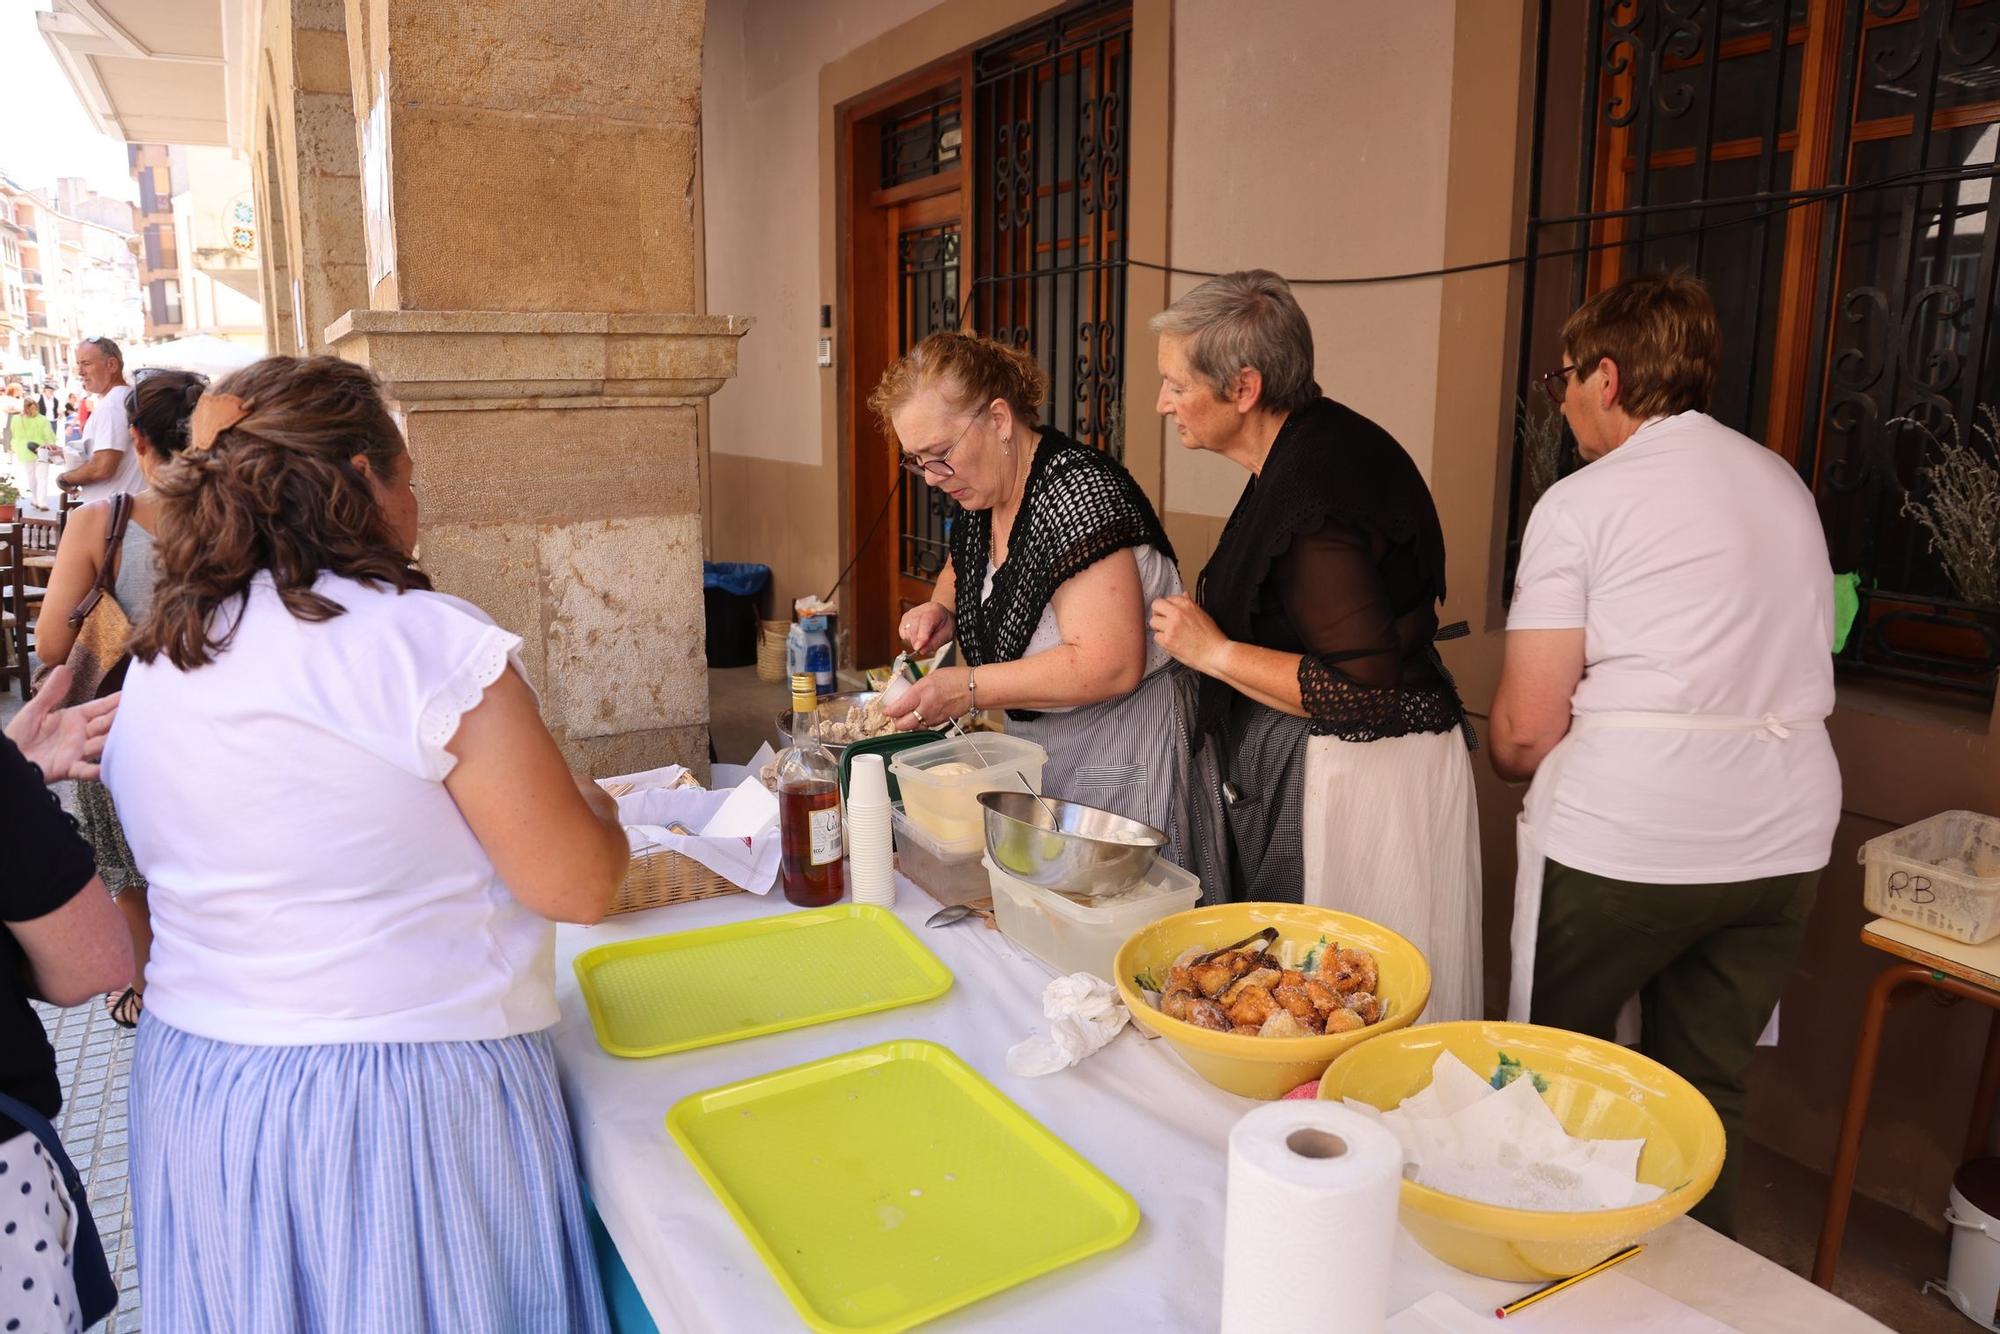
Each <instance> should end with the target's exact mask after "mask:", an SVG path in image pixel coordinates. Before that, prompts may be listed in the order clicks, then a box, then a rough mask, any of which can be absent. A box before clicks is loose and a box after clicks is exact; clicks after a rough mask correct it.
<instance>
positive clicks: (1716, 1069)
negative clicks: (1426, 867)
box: [1530, 861, 1824, 1236]
mask: <svg viewBox="0 0 2000 1334" xmlns="http://www.w3.org/2000/svg"><path fill="white" fill-rule="evenodd" d="M1822 869H1824V868H1822ZM1819 877H1820V872H1819V871H1807V872H1804V873H1802V874H1797V875H1780V876H1771V877H1769V878H1767V879H1763V880H1740V881H1735V882H1732V883H1729V884H1719V885H1649V884H1639V883H1636V882H1634V881H1630V880H1613V879H1611V878H1610V877H1608V876H1601V875H1592V874H1590V873H1589V872H1587V871H1578V870H1574V869H1572V868H1570V867H1567V866H1562V865H1559V864H1558V863H1556V862H1553V861H1552V862H1549V863H1548V866H1547V869H1546V870H1545V871H1544V872H1543V877H1542V920H1541V924H1540V926H1539V928H1538V930H1537V932H1536V937H1535V986H1534V996H1533V999H1532V1000H1531V1002H1530V1015H1531V1017H1532V1018H1533V1020H1534V1022H1535V1023H1538V1024H1548V1025H1550V1026H1552V1027H1555V1028H1567V1029H1569V1030H1571V1031H1572V1032H1576V1033H1586V1034H1589V1035H1590V1036H1591V1037H1597V1038H1604V1039H1606V1040H1609V1039H1610V1038H1611V1037H1612V1035H1613V1033H1614V1031H1615V1030H1616V1028H1617V1023H1618V1012H1619V1010H1621V1009H1623V1008H1624V1005H1625V1002H1626V1001H1627V1000H1628V999H1630V998H1631V997H1632V996H1634V995H1636V996H1638V997H1639V1001H1640V1009H1641V1023H1640V1038H1639V1050H1640V1051H1641V1052H1643V1053H1644V1054H1645V1055H1647V1056H1650V1057H1652V1058H1653V1059H1654V1060H1656V1061H1658V1062H1659V1063H1660V1064H1662V1065H1664V1066H1666V1067H1667V1068H1668V1069H1669V1070H1672V1071H1674V1072H1675V1073H1676V1074H1678V1075H1680V1076H1681V1078H1683V1079H1685V1080H1687V1081H1688V1082H1689V1083H1690V1084H1693V1085H1694V1086H1695V1087H1696V1088H1698V1089H1700V1090H1701V1092H1702V1093H1703V1095H1704V1096H1706V1097H1707V1098H1708V1100H1709V1101H1710V1102H1711V1103H1713V1104H1714V1105H1715V1110H1716V1114H1717V1115H1719V1116H1720V1117H1721V1118H1722V1128H1723V1131H1724V1133H1725V1134H1726V1135H1727V1136H1728V1151H1727V1157H1726V1158H1725V1160H1724V1161H1723V1165H1722V1175H1721V1176H1720V1177H1719V1178H1718V1179H1717V1180H1716V1183H1715V1189H1714V1190H1712V1191H1710V1192H1709V1194H1708V1197H1707V1198H1706V1199H1704V1200H1703V1201H1702V1202H1701V1203H1700V1204H1698V1205H1696V1206H1695V1208H1694V1210H1693V1214H1692V1216H1693V1217H1694V1218H1695V1219H1696V1220H1697V1221H1699V1222H1702V1223H1706V1224H1707V1225H1708V1226H1710V1227H1712V1228H1714V1229H1715V1230H1716V1231H1718V1232H1720V1233H1722V1234H1723V1235H1725V1236H1734V1235H1735V1217H1736V1178H1737V1172H1738V1170H1739V1168H1740V1167H1741V1165H1742V1153H1741V1149H1742V1143H1743V1113H1744V1105H1745V1103H1746V1101H1747V1097H1746V1093H1745V1089H1744V1075H1745V1073H1746V1072H1747V1071H1748V1070H1749V1068H1750V1060H1751V1057H1752V1056H1753V1055H1754V1053H1755V1052H1756V1049H1757V1038H1758V1036H1759V1035H1760V1034H1761V1033H1762V1032H1763V1030H1764V1025H1765V1024H1766V1023H1767V1022H1768V1021H1769V1020H1770V1017H1771V1011H1772V1009H1773V1008H1774V1007H1775V1006H1776V1005H1777V1003H1778V999H1779V997H1781V996H1782V995H1784V991H1785V983H1786V982H1787V981H1788V980H1789V979H1790V977H1791V975H1792V969H1793V967H1794V966H1795V965H1796V964H1797V963H1798V958H1799V948H1800V946H1801V945H1803V944H1804V942H1805V934H1806V919H1807V918H1808V917H1809V916H1811V914H1812V906H1813V897H1814V895H1815V893H1816V892H1817V891H1818V888H1819Z"/></svg>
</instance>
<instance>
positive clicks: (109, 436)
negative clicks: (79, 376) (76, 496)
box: [77, 384, 146, 505]
mask: <svg viewBox="0 0 2000 1334" xmlns="http://www.w3.org/2000/svg"><path fill="white" fill-rule="evenodd" d="M131 405H132V387H131V386H130V385H123V384H121V385H118V386H116V387H114V388H112V389H111V390H110V391H108V392H107V393H106V394H105V395H104V397H103V398H101V399H99V400H98V401H97V406H96V407H94V408H92V409H91V410H90V420H89V421H87V422H85V423H84V425H83V457H82V458H81V459H79V460H77V466H79V467H81V466H82V465H83V464H84V463H87V462H89V461H90V457H91V455H93V454H95V453H97V451H98V450H100V449H116V450H120V451H122V457H120V459H119V460H118V471H116V472H114V473H112V474H111V476H110V477H109V478H108V479H106V480H105V481H102V482H91V483H89V484H88V485H86V486H83V487H79V488H78V490H79V491H80V492H81V494H82V496H83V503H84V504H86V505H88V504H89V503H90V502H91V501H93V500H109V499H110V498H111V497H112V496H125V495H133V494H136V493H137V492H140V491H144V490H145V489H146V474H145V473H144V472H143V471H142V470H141V469H140V467H139V451H138V450H136V449H134V448H132V429H131V428H132V418H131V415H130V413H131V410H132V406H131Z"/></svg>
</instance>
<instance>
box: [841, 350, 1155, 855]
mask: <svg viewBox="0 0 2000 1334" xmlns="http://www.w3.org/2000/svg"><path fill="white" fill-rule="evenodd" d="M1047 392H1048V378H1047V377H1046V376H1045V375H1043V373H1042V368H1041V367H1040V366H1038V365H1036V364H1035V361H1034V359H1033V358H1032V357H1030V356H1029V355H1028V354H1027V353H1025V352H1022V351H1020V350H1019V349H1016V348H1012V347H1008V346H1006V345H1005V344H1003V343H998V342H995V341H993V340H992V339H990V338H982V337H980V336H978V335H976V334H965V333H938V334H932V335H931V336H930V337H928V338H926V339H924V340H923V341H922V342H920V343H918V344H917V346H916V347H914V348H912V349H911V350H910V351H909V353H908V354H907V355H906V356H904V357H902V358H901V359H900V360H898V361H897V362H896V363H895V364H894V365H892V366H890V367H889V369H888V370H887V371H886V372H885V373H884V374H883V376H882V381H881V383H880V384H879V385H877V386H876V388H875V392H874V393H873V394H871V395H870V396H869V400H868V403H869V406H870V407H871V408H873V409H874V410H875V413H876V415H877V417H878V418H879V419H880V420H881V422H882V426H883V430H884V433H885V434H887V435H889V436H890V437H891V438H892V439H894V440H896V441H898V442H899V443H900V445H901V449H902V455H901V461H902V465H903V467H904V468H905V469H906V470H907V471H909V472H911V473H914V474H916V475H917V476H919V477H921V478H922V479H923V482H924V485H925V486H928V487H931V488H932V489H934V490H940V491H943V492H945V493H946V494H947V495H949V496H950V497H951V498H952V500H954V501H955V502H957V504H958V505H960V506H961V507H962V508H963V510H964V512H963V513H962V514H960V515H958V516H957V517H956V518H955V519H954V520H953V522H952V524H951V539H950V557H949V559H948V560H947V561H946V563H945V566H944V569H943V570H942V571H941V572H940V573H939V575H938V581H937V593H936V596H935V597H934V598H933V599H932V600H931V601H929V602H925V603H923V604H922V605H920V606H917V607H913V608H911V609H910V610H909V611H907V612H905V613H903V618H902V621H901V622H900V625H899V627H898V628H899V633H900V634H901V636H902V639H903V641H904V642H905V643H907V644H908V645H909V646H910V647H911V648H912V649H914V650H915V651H916V652H917V653H919V654H927V653H931V652H933V651H935V650H936V649H938V648H939V647H941V646H942V645H943V644H944V643H945V642H946V641H947V640H953V639H955V640H956V641H957V644H958V652H959V657H960V661H961V662H963V663H964V664H965V665H963V666H957V667H946V668H941V669H939V670H938V671H935V672H932V673H931V674H930V675H928V676H926V677H924V678H923V679H922V680H920V681H918V682H917V684H916V686H915V687H914V688H913V689H911V690H910V691H909V693H907V694H905V695H904V696H903V697H902V698H901V699H899V700H897V701H896V702H895V703H894V704H893V705H891V706H890V707H889V708H887V709H886V710H884V712H886V713H888V714H889V715H890V716H891V717H893V718H895V719H896V720H897V725H898V726H899V727H900V728H902V729H903V730H909V729H911V728H915V727H942V726H944V725H945V724H946V723H948V722H949V721H950V720H951V719H953V718H957V717H959V716H961V715H962V714H964V713H966V712H968V711H970V710H972V709H976V708H989V709H1005V710H1007V720H1008V721H1007V731H1008V734H1009V735H1011V736H1019V737H1024V738H1026V739H1027V740H1029V741H1032V742H1034V743H1035V744H1036V745H1038V746H1040V747H1041V748H1042V749H1043V750H1045V751H1047V752H1048V761H1047V764H1046V766H1045V767H1044V769H1043V771H1042V786H1043V789H1044V791H1046V792H1048V793H1049V794H1050V795H1053V796H1060V797H1065V798H1069V799H1071V800H1074V801H1080V802H1082V803H1084V804H1085V805H1088V806H1097V807H1101V808H1103V809H1105V810H1109V811H1114V812H1116V813H1118V814H1120V815H1124V816H1128V817H1130V818H1131V819H1134V820H1138V821H1140V822H1142V823H1144V824H1148V825H1152V826H1154V827H1155V828H1157V829H1160V830H1162V831H1163V832H1165V833H1166V834H1167V836H1168V847H1167V852H1166V855H1167V856H1168V857H1169V859H1170V860H1174V861H1179V860H1181V858H1182V855H1183V854H1182V852H1181V851H1180V848H1181V831H1180V829H1179V827H1178V824H1179V822H1178V820H1177V819H1176V811H1175V807H1176V806H1177V804H1178V802H1179V793H1180V791H1181V787H1182V783H1183V770H1184V768H1185V758H1184V756H1185V747H1184V746H1183V745H1182V741H1181V738H1182V736H1183V734H1184V729H1183V728H1182V727H1181V726H1180V725H1179V719H1178V714H1177V712H1176V705H1175V692H1174V686H1173V680H1172V677H1173V675H1174V669H1173V662H1172V660H1171V659H1170V658H1168V656H1167V655H1166V653H1165V652H1164V651H1163V650H1161V649H1160V648H1159V647H1158V646H1157V645H1155V644H1154V643H1153V642H1152V637H1151V636H1150V635H1149V634H1148V633H1147V631H1146V606H1147V604H1148V602H1149V601H1150V600H1151V599H1153V598H1156V597H1165V596H1167V595H1168V594H1170V593H1178V592H1180V590H1181V577H1180V570H1179V567H1178V566H1176V565H1175V564H1174V551H1173V547H1172V545H1171V544H1169V543H1168V541H1167V535H1166V532H1165V530H1163V529H1162V528H1161V526H1160V521H1159V517H1158V516H1157V515H1156V514H1155V513H1154V512H1153V506H1152V502H1150V501H1149V500H1147V499H1146V494H1145V492H1143V491H1141V490H1140V489H1139V486H1138V483H1136V482H1134V481H1133V480H1132V476H1131V474H1130V473H1128V472H1126V471H1125V469H1124V467H1123V466H1122V465H1120V464H1119V463H1118V462H1117V461H1116V460H1115V459H1112V458H1111V457H1109V456H1108V455H1106V454H1103V453H1100V452H1099V451H1097V450H1094V449H1090V448H1088V447H1086V446H1084V445H1080V444H1078V443H1077V442H1076V441H1074V440H1072V439H1070V438H1069V437H1068V436H1065V435H1063V434H1062V433H1061V432H1060V431H1057V430H1056V429H1055V428H1054V427H1050V426H1042V425H1040V424H1039V422H1038V418H1039V415H1040V409H1041V405H1042V400H1043V398H1044V397H1045V396H1046V395H1047Z"/></svg>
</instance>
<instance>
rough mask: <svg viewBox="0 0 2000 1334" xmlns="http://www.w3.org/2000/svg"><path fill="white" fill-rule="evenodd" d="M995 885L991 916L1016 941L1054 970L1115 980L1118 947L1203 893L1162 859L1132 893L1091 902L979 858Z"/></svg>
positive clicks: (1186, 874)
mask: <svg viewBox="0 0 2000 1334" xmlns="http://www.w3.org/2000/svg"><path fill="white" fill-rule="evenodd" d="M980 864H981V865H982V866H984V867H985V868H986V877H987V880H988V882H989V884H990V885H991V887H992V890H993V917H994V920H995V922H996V924H997V925H998V926H999V928H1000V930H1001V932H1002V933H1003V934H1004V935H1005V936H1006V937H1007V938H1008V939H1009V940H1011V941H1013V942H1014V943H1015V944H1016V945H1019V946H1020V947H1021V948H1022V949H1024V950H1026V951H1028V953H1030V954H1032V955H1034V956H1035V957H1036V958H1037V959H1040V960H1041V961H1042V962H1043V963H1045V964H1047V965H1048V966H1049V967H1051V968H1053V969H1055V970H1056V971H1057V972H1058V973H1095V974H1096V975H1097V976H1099V977H1101V978H1103V979H1105V980H1106V981H1114V980H1115V979H1114V978H1113V977H1112V976H1111V969H1112V965H1113V964H1114V963H1115V962H1116V961H1117V958H1118V947H1119V946H1121V945H1123V944H1124V943H1125V941H1126V940H1127V939H1128V938H1129V937H1130V936H1131V935H1132V933H1133V932H1134V931H1137V930H1138V929H1139V928H1140V927H1143V926H1145V925H1147V924H1148V923H1151V922H1156V921H1158V920H1159V919H1160V918H1162V917H1168V916H1171V915H1172V914H1174V913H1177V912H1186V911H1187V910H1188V909H1189V908H1192V907H1194V906H1195V904H1196V903H1197V902H1198V901H1199V900H1200V898H1201V881H1200V880H1199V879H1198V878H1196V876H1195V874H1194V872H1192V871H1183V870H1182V869H1181V868H1180V867H1178V866H1176V865H1174V864H1173V863H1172V862H1170V861H1168V860H1167V859H1166V858H1164V857H1162V858H1161V859H1160V860H1158V861H1156V862H1154V863H1153V869H1152V870H1150V871H1148V872H1146V878H1145V879H1144V880H1142V881H1140V882H1139V884H1138V885H1137V886H1136V887H1134V888H1133V889H1132V890H1131V892H1129V893H1126V894H1122V895H1120V896H1119V897H1117V898H1115V899H1109V900H1107V901H1105V902H1103V903H1100V904H1095V905H1085V904H1081V903H1078V902H1076V901H1075V900H1074V899H1066V898H1064V897H1063V896H1062V895H1060V894H1057V893H1054V892H1053V891H1050V890H1046V889H1042V888H1041V887H1039V886H1037V885H1031V884H1029V883H1028V882H1027V881H1025V880H1018V879H1016V878H1015V877H1013V876H1011V875H1009V874H1007V872H1005V871H1003V870H1001V869H1000V868H999V867H997V866H995V865H994V864H993V861H992V859H991V858H989V857H981V858H980Z"/></svg>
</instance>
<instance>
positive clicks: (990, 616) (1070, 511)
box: [950, 427, 1174, 719]
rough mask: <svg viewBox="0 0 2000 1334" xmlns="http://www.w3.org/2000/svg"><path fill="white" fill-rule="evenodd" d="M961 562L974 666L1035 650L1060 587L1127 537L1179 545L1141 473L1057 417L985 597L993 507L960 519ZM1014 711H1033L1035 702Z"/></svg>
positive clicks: (1038, 450) (957, 564)
mask: <svg viewBox="0 0 2000 1334" xmlns="http://www.w3.org/2000/svg"><path fill="white" fill-rule="evenodd" d="M950 545H951V567H952V570H953V572H954V574H956V576H957V578H958V607H957V614H958V627H957V634H958V652H959V656H960V658H961V659H962V660H963V661H964V662H966V663H967V664H968V665H970V666H974V667H979V666H983V665H985V664H987V663H993V662H1013V661H1015V660H1017V659H1019V658H1020V656H1021V654H1022V653H1023V652H1025V651H1026V649H1027V647H1028V641H1029V640H1030V639H1031V638H1033V637H1034V633H1035V626H1036V625H1037V624H1039V623H1040V622H1041V619H1042V612H1043V611H1044V610H1045V609H1046V608H1047V607H1048V605H1049V599H1050V598H1051V597H1053V596H1054V595H1055V591H1056V590H1057V589H1058V588H1060V587H1062V586H1063V585H1064V584H1065V583H1067V582H1069V580H1070V579H1072V578H1074V577H1075V576H1076V575H1078V574H1080V573H1082V572H1083V571H1084V570H1087V569H1089V568H1090V567H1091V566H1093V565H1095V564H1096V563H1097V562H1098V561H1101V560H1103V559H1104V558H1105V557H1106V556H1109V555H1111V554H1113V553H1114V552H1118V551H1123V550H1124V549H1125V548H1127V547H1138V546H1152V547H1156V548H1158V549H1159V550H1160V551H1161V552H1162V553H1163V554H1164V555H1165V556H1166V557H1167V559H1169V560H1172V559H1173V558H1174V549H1173V546H1172V545H1171V544H1170V543H1169V542H1168V541H1167V533H1166V530H1165V529H1164V528H1162V527H1161V526H1160V519H1159V515H1157V514H1156V513H1154V511H1153V504H1152V502H1151V501H1149V500H1147V499H1146V493H1145V492H1144V491H1141V490H1140V489H1139V484H1138V483H1137V482H1135V481H1133V480H1132V474H1131V473H1129V472H1126V471H1125V469H1124V466H1123V465H1121V464H1120V463H1119V462H1118V461H1117V460H1116V459H1113V458H1112V457H1110V456H1109V455H1107V454H1103V453H1100V452H1099V451H1097V450H1095V449H1091V448H1089V447H1087V446H1085V445H1080V444H1078V443H1077V442H1076V441H1074V440H1072V439H1070V438H1069V437H1068V436H1066V435H1064V434H1062V433H1061V432H1060V431H1057V430H1055V429H1054V428H1052V427H1044V428H1043V429H1042V435H1041V440H1040V441H1039V442H1038V443H1037V444H1036V446H1035V458H1034V462H1033V463H1031V464H1029V466H1028V480H1027V482H1026V483H1025V485H1024V486H1023V488H1022V495H1021V509H1020V512H1019V513H1018V514H1017V515H1015V517H1014V531H1013V534H1012V536H1011V538H1010V540H1009V542H1008V544H1007V559H1006V561H1005V562H1004V563H1003V564H1002V565H1001V566H1000V568H999V569H998V570H996V571H994V573H993V595H992V596H991V597H988V598H983V599H982V598H981V597H980V591H981V589H982V587H983V586H984V585H985V582H986V563H987V561H988V559H989V558H990V557H991V554H992V551H993V512H992V511H991V510H967V511H966V512H964V513H963V514H960V515H958V516H957V518H956V519H955V520H954V521H953V523H952V526H951V539H950ZM1007 716H1008V717H1010V718H1017V719H1028V718H1033V717H1035V716H1036V714H1035V713H1034V712H1033V711H1031V710H1027V709H1009V710H1008V711H1007Z"/></svg>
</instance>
